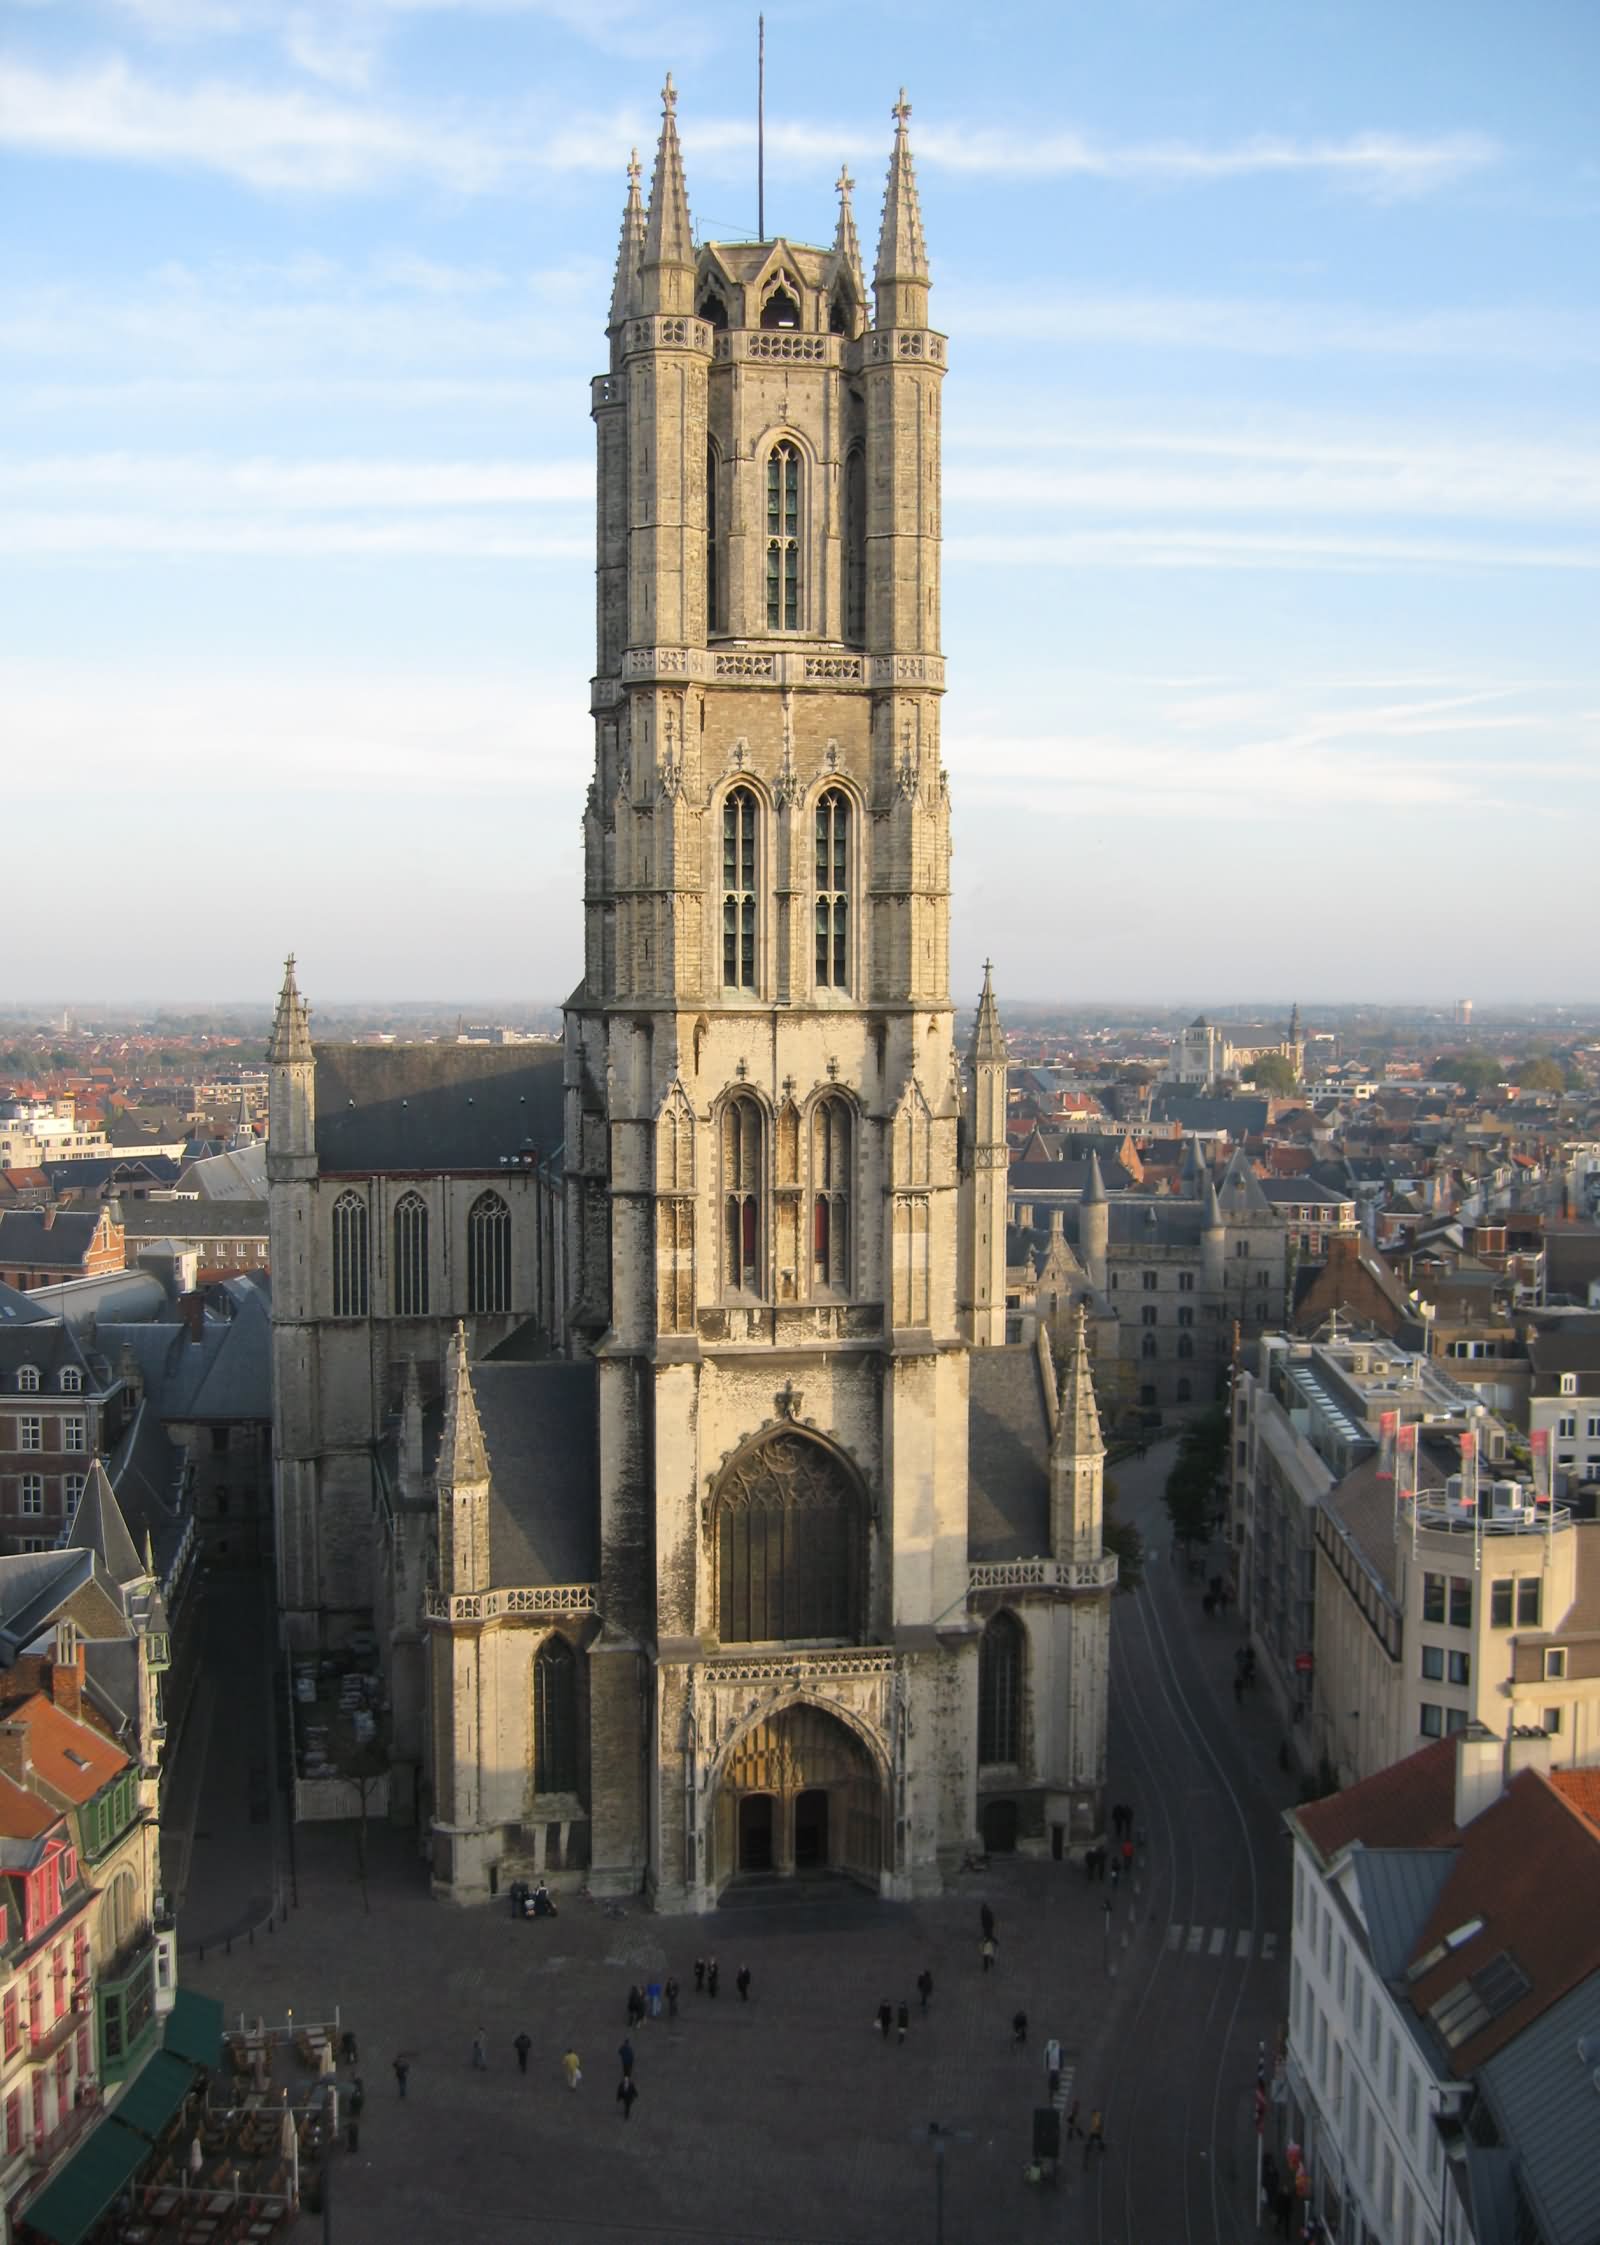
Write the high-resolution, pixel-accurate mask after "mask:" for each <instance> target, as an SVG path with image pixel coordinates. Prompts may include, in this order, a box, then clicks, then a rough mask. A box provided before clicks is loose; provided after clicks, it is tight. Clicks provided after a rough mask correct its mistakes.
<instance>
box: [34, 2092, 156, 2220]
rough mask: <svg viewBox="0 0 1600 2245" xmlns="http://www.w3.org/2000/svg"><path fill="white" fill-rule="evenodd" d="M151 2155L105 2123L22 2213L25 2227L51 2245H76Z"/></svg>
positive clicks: (137, 2140)
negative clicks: (49, 2241) (48, 2241)
mask: <svg viewBox="0 0 1600 2245" xmlns="http://www.w3.org/2000/svg"><path fill="white" fill-rule="evenodd" d="M150 2157H151V2150H150V2146H149V2145H148V2144H147V2143H146V2142H145V2141H144V2138H143V2137H142V2136H136V2135H134V2134H133V2132H132V2130H131V2129H128V2128H119V2127H118V2126H117V2123H116V2122H115V2120H103V2121H101V2123H100V2125H99V2126H98V2127H97V2128H96V2129H95V2131H94V2133H93V2134H92V2135H90V2136H87V2137H85V2139H84V2141H83V2143H82V2144H81V2145H80V2146H79V2147H78V2149H77V2150H76V2151H75V2152H74V2153H73V2155H72V2157H71V2158H70V2159H69V2160H68V2161H67V2164H66V2165H65V2167H63V2168H62V2170H61V2172H60V2174H59V2175H57V2176H56V2178H55V2180H54V2182H51V2183H47V2184H46V2185H45V2187H44V2189H43V2190H42V2191H40V2193H39V2195H38V2197H37V2198H35V2199H33V2200H32V2201H31V2202H30V2203H29V2204H28V2205H26V2206H25V2207H24V2208H23V2209H22V2213H21V2215H20V2217H19V2219H20V2221H21V2223H22V2225H23V2227H24V2228H25V2229H26V2230H27V2231H28V2232H29V2234H30V2235H32V2236H35V2237H48V2238H49V2239H50V2240H51V2245H78V2241H79V2239H80V2238H83V2237H87V2236H88V2234H89V2232H90V2230H92V2229H93V2227H94V2225H95V2223H96V2222H97V2221H98V2220H99V2219H100V2217H101V2215H102V2214H103V2213H104V2212H105V2210H106V2208H107V2207H108V2206H109V2205H110V2204H111V2202H112V2200H113V2199H114V2198H115V2197H116V2195H117V2193H118V2192H119V2191H120V2190H121V2189H122V2188H123V2187H124V2185H125V2184H126V2183H127V2181H128V2179H129V2177H130V2176H132V2175H134V2174H136V2173H137V2172H138V2170H139V2169H140V2168H141V2167H142V2166H143V2165H144V2163H145V2161H146V2160H147V2159H149V2158H150Z"/></svg>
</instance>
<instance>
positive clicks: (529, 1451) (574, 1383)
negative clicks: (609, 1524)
mask: <svg viewBox="0 0 1600 2245" xmlns="http://www.w3.org/2000/svg"><path fill="white" fill-rule="evenodd" d="M471 1374H472V1393H473V1397H474V1400H475V1401H476V1403H477V1406H478V1423H479V1425H480V1426H481V1428H482V1430H483V1441H484V1447H485V1448H486V1449H487V1451H488V1453H489V1474H490V1482H491V1488H492V1491H493V1502H492V1503H491V1505H490V1547H489V1564H490V1568H491V1570H492V1579H493V1581H494V1582H495V1583H496V1584H497V1585H503V1586H504V1587H506V1588H508V1589H517V1588H525V1587H530V1586H532V1587H537V1586H539V1585H542V1584H550V1583H574V1582H593V1581H595V1580H596V1579H597V1578H598V1576H599V1572H600V1472H599V1456H598V1449H597V1417H598V1399H597V1392H596V1382H597V1375H598V1367H597V1366H596V1365H595V1363H594V1362H593V1360H592V1359H590V1360H585V1361H581V1362H579V1363H576V1364H571V1363H566V1362H563V1361H557V1360H553V1361H551V1362H549V1363H546V1364H474V1365H473V1366H472V1368H471Z"/></svg>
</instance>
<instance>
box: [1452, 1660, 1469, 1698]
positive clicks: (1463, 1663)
mask: <svg viewBox="0 0 1600 2245" xmlns="http://www.w3.org/2000/svg"><path fill="white" fill-rule="evenodd" d="M1450 1681H1451V1683H1452V1684H1459V1685H1461V1687H1462V1688H1463V1689H1466V1688H1467V1687H1468V1686H1469V1685H1470V1684H1471V1682H1472V1655H1471V1654H1470V1653H1452V1654H1451V1655H1450Z"/></svg>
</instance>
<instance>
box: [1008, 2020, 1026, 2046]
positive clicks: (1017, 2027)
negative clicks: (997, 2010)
mask: <svg viewBox="0 0 1600 2245" xmlns="http://www.w3.org/2000/svg"><path fill="white" fill-rule="evenodd" d="M1027 2039H1028V2014H1027V2013H1026V2012H1025V2011H1013V2012H1012V2014H1011V2046H1012V2048H1013V2049H1014V2050H1020V2049H1021V2048H1022V2046H1023V2044H1024V2043H1025V2042H1026V2041H1027Z"/></svg>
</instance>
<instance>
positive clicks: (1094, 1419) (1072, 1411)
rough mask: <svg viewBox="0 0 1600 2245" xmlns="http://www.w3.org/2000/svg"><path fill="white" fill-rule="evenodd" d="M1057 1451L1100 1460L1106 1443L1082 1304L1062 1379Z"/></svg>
mask: <svg viewBox="0 0 1600 2245" xmlns="http://www.w3.org/2000/svg"><path fill="white" fill-rule="evenodd" d="M1055 1448H1056V1451H1057V1453H1058V1455H1059V1456H1061V1457H1063V1458H1083V1457H1100V1456H1104V1454H1105V1441H1104V1439H1103V1437H1102V1435H1101V1432H1100V1412H1099V1409H1098V1406H1097V1405H1096V1403H1095V1399H1094V1375H1093V1373H1092V1372H1091V1370H1090V1367H1089V1318H1088V1312H1087V1311H1086V1310H1085V1308H1084V1306H1083V1304H1082V1303H1081V1302H1080V1303H1079V1304H1078V1307H1077V1309H1076V1311H1075V1312H1074V1313H1073V1319H1072V1346H1071V1349H1070V1350H1069V1352H1068V1355H1067V1368H1066V1370H1065V1372H1064V1373H1063V1374H1062V1376H1061V1408H1060V1410H1059V1411H1058V1412H1057V1414H1056V1433H1055Z"/></svg>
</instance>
